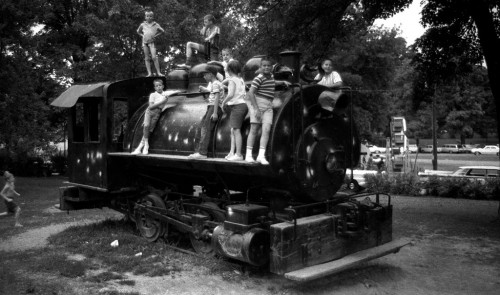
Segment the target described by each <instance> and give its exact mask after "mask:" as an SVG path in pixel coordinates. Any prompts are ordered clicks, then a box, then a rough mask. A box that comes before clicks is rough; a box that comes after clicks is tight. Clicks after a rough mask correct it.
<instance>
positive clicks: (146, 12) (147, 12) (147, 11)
mask: <svg viewBox="0 0 500 295" xmlns="http://www.w3.org/2000/svg"><path fill="white" fill-rule="evenodd" d="M144 14H145V15H148V14H152V15H154V12H153V11H152V10H146V11H144Z"/></svg>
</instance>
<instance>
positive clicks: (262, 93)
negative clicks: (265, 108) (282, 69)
mask: <svg viewBox="0 0 500 295" xmlns="http://www.w3.org/2000/svg"><path fill="white" fill-rule="evenodd" d="M275 87H276V82H275V81H274V76H273V75H269V76H266V75H264V74H259V75H258V76H257V77H255V78H254V79H253V81H252V86H251V87H250V88H255V90H256V91H255V97H260V98H264V99H269V100H273V99H274V88H275Z"/></svg>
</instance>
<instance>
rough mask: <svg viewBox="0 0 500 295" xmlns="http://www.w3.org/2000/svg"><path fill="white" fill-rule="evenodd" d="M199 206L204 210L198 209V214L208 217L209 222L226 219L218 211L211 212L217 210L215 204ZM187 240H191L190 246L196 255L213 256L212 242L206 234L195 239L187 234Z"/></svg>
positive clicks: (217, 207)
mask: <svg viewBox="0 0 500 295" xmlns="http://www.w3.org/2000/svg"><path fill="white" fill-rule="evenodd" d="M201 206H203V207H205V208H206V209H200V210H199V213H198V214H201V215H205V216H208V217H209V220H211V221H218V222H223V221H224V220H225V219H226V216H225V215H224V214H223V213H222V212H219V211H216V210H211V209H219V210H220V208H219V206H217V204H215V203H212V202H206V203H203V204H201ZM189 239H190V240H191V245H192V246H193V249H194V250H195V251H196V253H198V254H200V255H202V256H212V255H214V249H213V247H212V241H211V239H210V238H209V237H207V235H206V234H204V233H201V234H200V235H198V237H196V236H195V235H194V234H193V233H189Z"/></svg>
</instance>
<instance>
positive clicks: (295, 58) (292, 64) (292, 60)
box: [280, 51, 301, 83]
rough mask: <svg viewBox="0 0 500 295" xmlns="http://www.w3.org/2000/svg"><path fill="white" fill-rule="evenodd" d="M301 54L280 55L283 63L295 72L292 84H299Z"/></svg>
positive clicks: (285, 52) (285, 53)
mask: <svg viewBox="0 0 500 295" xmlns="http://www.w3.org/2000/svg"><path fill="white" fill-rule="evenodd" d="M300 54H301V53H300V52H298V51H283V52H281V53H280V57H281V63H282V64H284V65H285V66H287V67H289V68H290V69H292V70H293V75H292V81H290V82H292V83H299V74H300Z"/></svg>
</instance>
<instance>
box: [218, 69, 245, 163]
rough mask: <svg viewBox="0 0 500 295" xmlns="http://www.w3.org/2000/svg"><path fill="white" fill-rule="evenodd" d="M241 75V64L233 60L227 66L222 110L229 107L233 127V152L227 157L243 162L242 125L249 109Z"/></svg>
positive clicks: (229, 159)
mask: <svg viewBox="0 0 500 295" xmlns="http://www.w3.org/2000/svg"><path fill="white" fill-rule="evenodd" d="M240 73H241V64H240V63H239V62H238V61H237V60H234V59H233V60H231V61H229V63H228V64H227V67H226V74H227V75H228V76H229V77H228V78H227V79H226V80H227V81H228V92H227V96H226V98H225V99H224V101H223V102H222V110H225V108H224V106H225V105H226V104H227V105H228V106H229V113H230V117H229V126H230V127H231V150H230V151H229V154H228V155H227V156H226V160H228V161H243V155H242V154H241V144H242V138H241V125H242V124H243V120H245V116H246V114H247V112H248V107H247V105H246V102H245V96H246V91H245V82H244V81H243V79H242V78H240V77H239V74H240Z"/></svg>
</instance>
